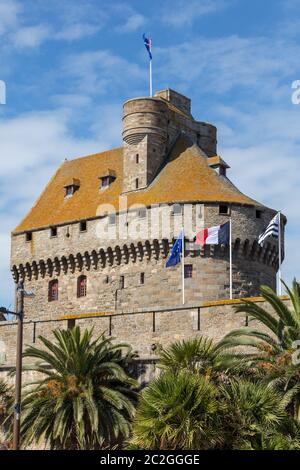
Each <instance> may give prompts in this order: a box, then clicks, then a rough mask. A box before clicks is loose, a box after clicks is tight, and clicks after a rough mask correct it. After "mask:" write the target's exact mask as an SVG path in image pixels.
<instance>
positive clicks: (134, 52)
mask: <svg viewBox="0 0 300 470" xmlns="http://www.w3.org/2000/svg"><path fill="white" fill-rule="evenodd" d="M143 32H146V33H147V34H150V35H151V36H152V38H153V43H154V50H153V54H154V61H153V67H154V88H155V89H156V90H158V89H162V88H165V87H171V88H174V89H176V90H178V91H180V92H182V93H185V94H187V95H188V96H189V97H190V98H191V99H192V103H193V115H194V116H195V117H196V118H197V119H198V120H203V121H209V122H212V123H214V124H215V125H217V126H218V140H219V154H220V155H222V157H223V158H224V159H225V160H226V161H227V162H228V163H229V164H230V165H231V167H232V169H231V170H230V178H231V179H232V180H233V181H234V182H235V183H236V184H237V185H238V186H239V188H240V189H241V190H242V191H244V192H246V193H247V194H248V195H250V196H253V197H254V198H256V199H258V200H259V201H261V202H263V203H265V204H266V205H268V206H271V207H274V208H276V209H281V210H282V211H283V212H284V213H285V214H286V215H287V217H288V226H287V239H286V260H285V262H284V265H283V276H284V278H285V279H286V280H287V281H288V282H290V280H291V279H292V277H293V276H296V277H298V278H299V279H300V276H299V274H300V273H299V265H300V250H299V248H298V240H299V225H300V222H299V199H300V189H299V186H300V176H299V175H300V171H299V163H300V161H299V154H300V105H298V106H297V105H295V104H293V103H292V101H291V95H292V89H291V85H292V82H293V81H294V80H298V79H300V60H299V56H300V0H264V1H263V2H262V1H259V0H252V1H251V2H249V1H248V0H189V2H186V1H182V0H172V1H169V0H164V1H163V2H162V1H157V0H152V1H151V2H145V1H127V2H122V1H118V0H116V1H114V2H112V1H106V0H76V1H74V0H73V1H70V0H48V1H47V2H46V1H45V0H26V2H24V1H19V0H0V39H1V43H0V44H1V46H0V47H1V54H0V79H1V80H4V81H5V82H6V85H7V104H6V105H5V106H4V105H1V106H0V158H1V165H0V212H1V226H0V275H1V284H0V304H4V305H10V304H11V303H12V298H13V294H12V287H13V285H12V281H11V278H10V273H9V237H10V235H9V234H10V231H11V230H12V229H13V228H14V227H15V226H16V224H17V223H18V221H19V220H20V219H21V218H22V217H23V216H24V215H25V213H26V211H27V210H28V209H29V208H30V207H31V205H32V203H33V202H34V200H35V199H36V197H37V196H38V195H39V193H40V192H41V190H42V189H43V187H44V186H45V184H46V182H47V181H48V180H49V178H50V177H51V175H52V174H53V172H54V170H55V169H56V167H57V166H58V164H59V163H60V162H61V161H62V160H63V159H64V158H66V157H68V158H72V157H76V156H79V155H85V154H89V153H92V152H98V151H101V150H105V149H108V148H111V147H114V146H118V145H120V143H121V111H122V109H121V105H122V102H123V101H124V100H126V99H128V98H132V97H134V96H141V95H147V93H148V61H147V55H146V51H145V49H144V46H143V42H142V39H141V36H142V33H143Z"/></svg>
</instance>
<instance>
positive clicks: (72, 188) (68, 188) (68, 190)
mask: <svg viewBox="0 0 300 470" xmlns="http://www.w3.org/2000/svg"><path fill="white" fill-rule="evenodd" d="M79 188H80V180H78V179H76V178H72V180H71V181H70V183H68V184H66V185H65V197H67V198H70V197H72V196H73V194H74V193H75V192H76V191H77V190H78V189H79Z"/></svg>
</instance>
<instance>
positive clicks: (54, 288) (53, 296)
mask: <svg viewBox="0 0 300 470" xmlns="http://www.w3.org/2000/svg"><path fill="white" fill-rule="evenodd" d="M48 300H49V302H55V301H56V300H58V280H57V279H54V280H53V281H50V282H49V288H48Z"/></svg>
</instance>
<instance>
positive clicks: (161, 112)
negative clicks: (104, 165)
mask: <svg viewBox="0 0 300 470" xmlns="http://www.w3.org/2000/svg"><path fill="white" fill-rule="evenodd" d="M167 129H168V106H167V103H166V102H164V101H162V100H160V99H157V98H136V99H133V100H129V101H126V103H125V104H124V116H123V140H124V186H123V190H124V192H126V191H134V190H138V189H142V188H145V187H147V186H148V185H149V184H150V183H151V181H152V180H153V179H154V178H155V176H156V174H157V172H158V170H159V168H160V167H161V165H162V163H163V159H164V157H165V155H166V149H167V142H168V130H167Z"/></svg>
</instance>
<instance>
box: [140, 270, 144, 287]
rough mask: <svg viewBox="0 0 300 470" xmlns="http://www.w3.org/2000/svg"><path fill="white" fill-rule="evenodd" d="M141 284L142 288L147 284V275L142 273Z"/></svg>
mask: <svg viewBox="0 0 300 470" xmlns="http://www.w3.org/2000/svg"><path fill="white" fill-rule="evenodd" d="M140 284H141V286H143V285H144V284H145V273H141V275H140Z"/></svg>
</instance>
